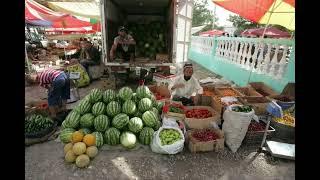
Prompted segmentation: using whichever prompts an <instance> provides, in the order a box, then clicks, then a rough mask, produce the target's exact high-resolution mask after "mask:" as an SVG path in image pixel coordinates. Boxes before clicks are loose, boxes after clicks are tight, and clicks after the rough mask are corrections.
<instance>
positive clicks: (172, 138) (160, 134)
mask: <svg viewBox="0 0 320 180" xmlns="http://www.w3.org/2000/svg"><path fill="white" fill-rule="evenodd" d="M184 141H185V139H184V135H183V133H182V131H181V130H180V129H179V128H178V127H171V126H162V127H160V129H159V130H158V131H156V132H155V133H154V134H153V139H152V143H151V150H152V151H153V152H155V153H159V154H177V153H179V152H181V151H182V150H183V146H184Z"/></svg>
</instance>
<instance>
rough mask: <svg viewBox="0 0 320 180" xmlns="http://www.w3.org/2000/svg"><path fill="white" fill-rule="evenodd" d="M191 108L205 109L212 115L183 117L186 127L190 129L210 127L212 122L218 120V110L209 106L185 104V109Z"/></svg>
mask: <svg viewBox="0 0 320 180" xmlns="http://www.w3.org/2000/svg"><path fill="white" fill-rule="evenodd" d="M191 109H207V110H209V111H210V112H211V113H212V114H213V116H212V117H209V118H205V119H195V118H187V117H185V119H184V122H185V123H186V125H187V127H188V128H190V129H204V128H211V127H212V123H213V122H218V121H220V112H217V111H215V110H214V109H213V108H211V107H209V106H186V110H191Z"/></svg>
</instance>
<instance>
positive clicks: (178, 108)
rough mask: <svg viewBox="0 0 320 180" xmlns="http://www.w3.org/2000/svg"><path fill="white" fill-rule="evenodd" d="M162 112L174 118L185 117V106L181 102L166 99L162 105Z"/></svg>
mask: <svg viewBox="0 0 320 180" xmlns="http://www.w3.org/2000/svg"><path fill="white" fill-rule="evenodd" d="M162 112H163V114H164V115H165V116H166V117H173V118H175V119H184V118H185V107H184V106H183V105H182V103H181V102H175V101H168V102H166V103H165V105H164V106H163V107H162Z"/></svg>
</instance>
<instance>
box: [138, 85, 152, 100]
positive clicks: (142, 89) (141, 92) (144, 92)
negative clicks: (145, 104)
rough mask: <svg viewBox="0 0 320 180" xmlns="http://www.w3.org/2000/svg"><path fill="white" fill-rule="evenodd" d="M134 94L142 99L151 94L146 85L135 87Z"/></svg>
mask: <svg viewBox="0 0 320 180" xmlns="http://www.w3.org/2000/svg"><path fill="white" fill-rule="evenodd" d="M136 94H137V96H138V98H139V99H143V98H146V97H148V96H149V95H150V94H151V91H150V90H149V88H148V87H147V86H139V87H138V88H137V89H136Z"/></svg>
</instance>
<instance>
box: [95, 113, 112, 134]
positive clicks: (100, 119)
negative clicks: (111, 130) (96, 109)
mask: <svg viewBox="0 0 320 180" xmlns="http://www.w3.org/2000/svg"><path fill="white" fill-rule="evenodd" d="M93 125H94V128H95V129H96V131H100V132H105V131H106V130H107V129H108V126H109V118H108V116H106V115H103V114H101V115H99V116H97V117H96V118H94V121H93Z"/></svg>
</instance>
